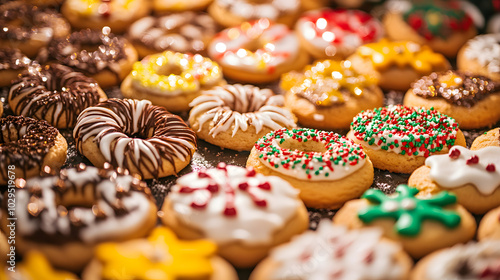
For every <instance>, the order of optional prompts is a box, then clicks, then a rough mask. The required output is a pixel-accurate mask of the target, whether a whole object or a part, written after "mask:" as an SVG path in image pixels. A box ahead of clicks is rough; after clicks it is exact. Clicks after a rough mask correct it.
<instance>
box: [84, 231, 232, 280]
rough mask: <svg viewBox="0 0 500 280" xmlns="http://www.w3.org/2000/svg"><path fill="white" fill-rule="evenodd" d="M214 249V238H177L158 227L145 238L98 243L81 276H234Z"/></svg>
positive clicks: (224, 279)
mask: <svg viewBox="0 0 500 280" xmlns="http://www.w3.org/2000/svg"><path fill="white" fill-rule="evenodd" d="M216 252H217V246H216V245H215V244H214V243H213V242H210V241H208V240H197V241H184V240H179V239H177V237H176V236H175V234H174V233H173V232H172V231H171V230H170V229H167V228H165V227H157V228H155V229H154V230H153V232H152V233H151V235H150V236H148V237H147V239H146V238H144V239H135V240H130V241H126V242H122V243H104V244H101V245H99V246H98V247H97V248H96V253H95V256H94V258H93V259H92V261H91V262H90V263H89V265H87V267H86V268H85V270H84V271H83V273H82V279H83V280H102V279H110V278H111V277H110V276H113V277H112V279H206V280H237V279H238V276H237V274H236V271H235V270H234V268H233V267H232V266H231V265H230V264H229V263H228V262H226V261H225V260H223V259H221V258H220V257H218V256H217V255H216V254H215V253H216Z"/></svg>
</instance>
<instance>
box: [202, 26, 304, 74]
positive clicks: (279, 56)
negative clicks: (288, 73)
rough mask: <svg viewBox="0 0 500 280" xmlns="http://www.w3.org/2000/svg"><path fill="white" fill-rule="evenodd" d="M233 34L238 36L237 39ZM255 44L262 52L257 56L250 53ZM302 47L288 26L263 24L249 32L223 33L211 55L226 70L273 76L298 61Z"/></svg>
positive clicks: (231, 29) (210, 48)
mask: <svg viewBox="0 0 500 280" xmlns="http://www.w3.org/2000/svg"><path fill="white" fill-rule="evenodd" d="M235 31H236V32H235ZM230 32H231V34H230ZM232 34H238V35H237V36H235V37H234V38H233V37H231V36H233V35H232ZM254 44H256V45H258V46H259V49H257V50H256V51H254V52H251V51H249V50H248V49H246V46H248V45H254ZM299 46H300V45H299V40H298V39H297V36H296V35H295V34H294V33H293V32H292V31H291V30H290V29H288V27H287V26H286V25H283V24H272V23H271V24H270V23H269V22H266V21H265V20H264V21H261V20H259V21H257V22H255V23H254V24H253V25H252V27H251V28H248V29H247V30H245V31H243V30H242V29H241V27H233V28H228V29H225V30H223V31H222V32H220V33H219V35H218V36H216V38H215V39H214V40H212V42H211V43H210V46H209V48H208V54H209V55H210V57H211V58H212V59H214V60H215V61H217V62H218V63H219V64H221V65H222V66H223V67H224V66H225V65H226V66H231V67H233V68H237V69H239V70H243V71H245V72H257V73H273V72H274V70H275V68H277V67H280V66H281V65H284V64H287V63H290V62H291V61H294V60H295V58H296V57H297V55H298V53H299Z"/></svg>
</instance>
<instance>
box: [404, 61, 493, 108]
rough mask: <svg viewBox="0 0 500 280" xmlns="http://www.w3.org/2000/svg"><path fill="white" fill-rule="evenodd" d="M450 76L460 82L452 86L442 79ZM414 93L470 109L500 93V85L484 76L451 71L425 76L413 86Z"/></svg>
mask: <svg viewBox="0 0 500 280" xmlns="http://www.w3.org/2000/svg"><path fill="white" fill-rule="evenodd" d="M447 75H449V76H450V77H451V78H448V79H458V80H459V81H458V82H457V81H452V83H457V84H456V85H455V84H452V85H451V86H449V85H447V84H446V83H444V82H443V81H441V80H440V79H442V78H443V77H445V76H447ZM412 88H413V93H414V94H415V95H417V96H420V97H423V98H429V99H432V98H443V99H444V100H446V101H447V102H449V103H452V104H454V105H458V106H463V107H466V108H470V107H472V106H474V105H475V104H476V103H477V102H478V101H480V100H481V99H483V98H485V97H486V96H488V95H490V94H492V93H495V92H498V91H500V84H498V83H495V82H493V81H492V80H490V79H489V78H487V77H484V76H475V75H471V74H467V73H462V72H459V71H454V70H450V71H447V72H441V73H432V74H430V75H429V76H424V77H422V78H421V79H420V80H418V81H416V82H415V83H413V85H412Z"/></svg>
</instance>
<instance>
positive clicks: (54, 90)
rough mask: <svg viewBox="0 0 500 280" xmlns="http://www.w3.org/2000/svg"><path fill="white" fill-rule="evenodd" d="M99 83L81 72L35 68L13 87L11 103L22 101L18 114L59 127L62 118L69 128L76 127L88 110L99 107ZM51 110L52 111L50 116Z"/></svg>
mask: <svg viewBox="0 0 500 280" xmlns="http://www.w3.org/2000/svg"><path fill="white" fill-rule="evenodd" d="M98 89H99V86H98V85H97V82H96V81H95V80H94V79H92V78H89V77H86V76H85V75H83V74H82V73H80V72H76V71H73V69H71V68H69V67H66V66H63V65H60V64H51V65H46V66H44V67H41V66H33V67H30V68H29V69H28V71H25V72H23V73H22V74H21V75H20V77H19V78H18V79H17V80H15V81H14V82H13V84H12V87H11V89H10V93H9V100H13V99H15V98H18V97H20V100H19V101H18V103H17V106H15V107H14V108H12V110H13V111H14V113H16V114H18V115H24V116H28V117H35V115H36V114H37V113H40V115H39V116H40V117H41V118H43V119H46V120H48V122H49V123H50V124H52V125H54V126H57V125H58V123H59V121H60V119H61V117H62V116H64V117H65V119H66V127H73V126H74V125H75V123H76V118H77V117H78V114H80V112H81V111H83V110H84V109H85V108H87V107H90V106H93V105H95V104H97V103H99V99H100V95H99V91H98ZM49 110H52V112H51V115H50V116H48V113H49Z"/></svg>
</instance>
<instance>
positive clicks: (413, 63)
mask: <svg viewBox="0 0 500 280" xmlns="http://www.w3.org/2000/svg"><path fill="white" fill-rule="evenodd" d="M347 60H350V61H351V62H352V66H353V68H354V69H355V70H356V71H358V72H359V73H362V74H364V75H367V76H370V77H374V78H375V79H376V80H377V81H378V85H379V86H380V87H381V88H382V89H386V90H399V91H406V90H408V89H409V88H410V86H411V83H413V82H414V81H416V80H417V79H419V78H420V77H422V76H424V75H429V74H431V73H432V72H436V71H445V70H448V69H450V68H451V66H450V63H449V62H448V60H446V58H445V57H444V56H443V55H441V54H439V53H435V52H433V51H432V50H431V49H430V48H429V47H428V46H425V45H422V46H421V45H418V44H416V43H414V42H411V41H396V42H390V41H388V40H386V39H382V40H380V41H379V42H377V43H371V44H366V45H363V46H361V47H359V48H358V49H357V50H356V52H355V53H354V54H353V55H351V56H349V57H348V58H347Z"/></svg>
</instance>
